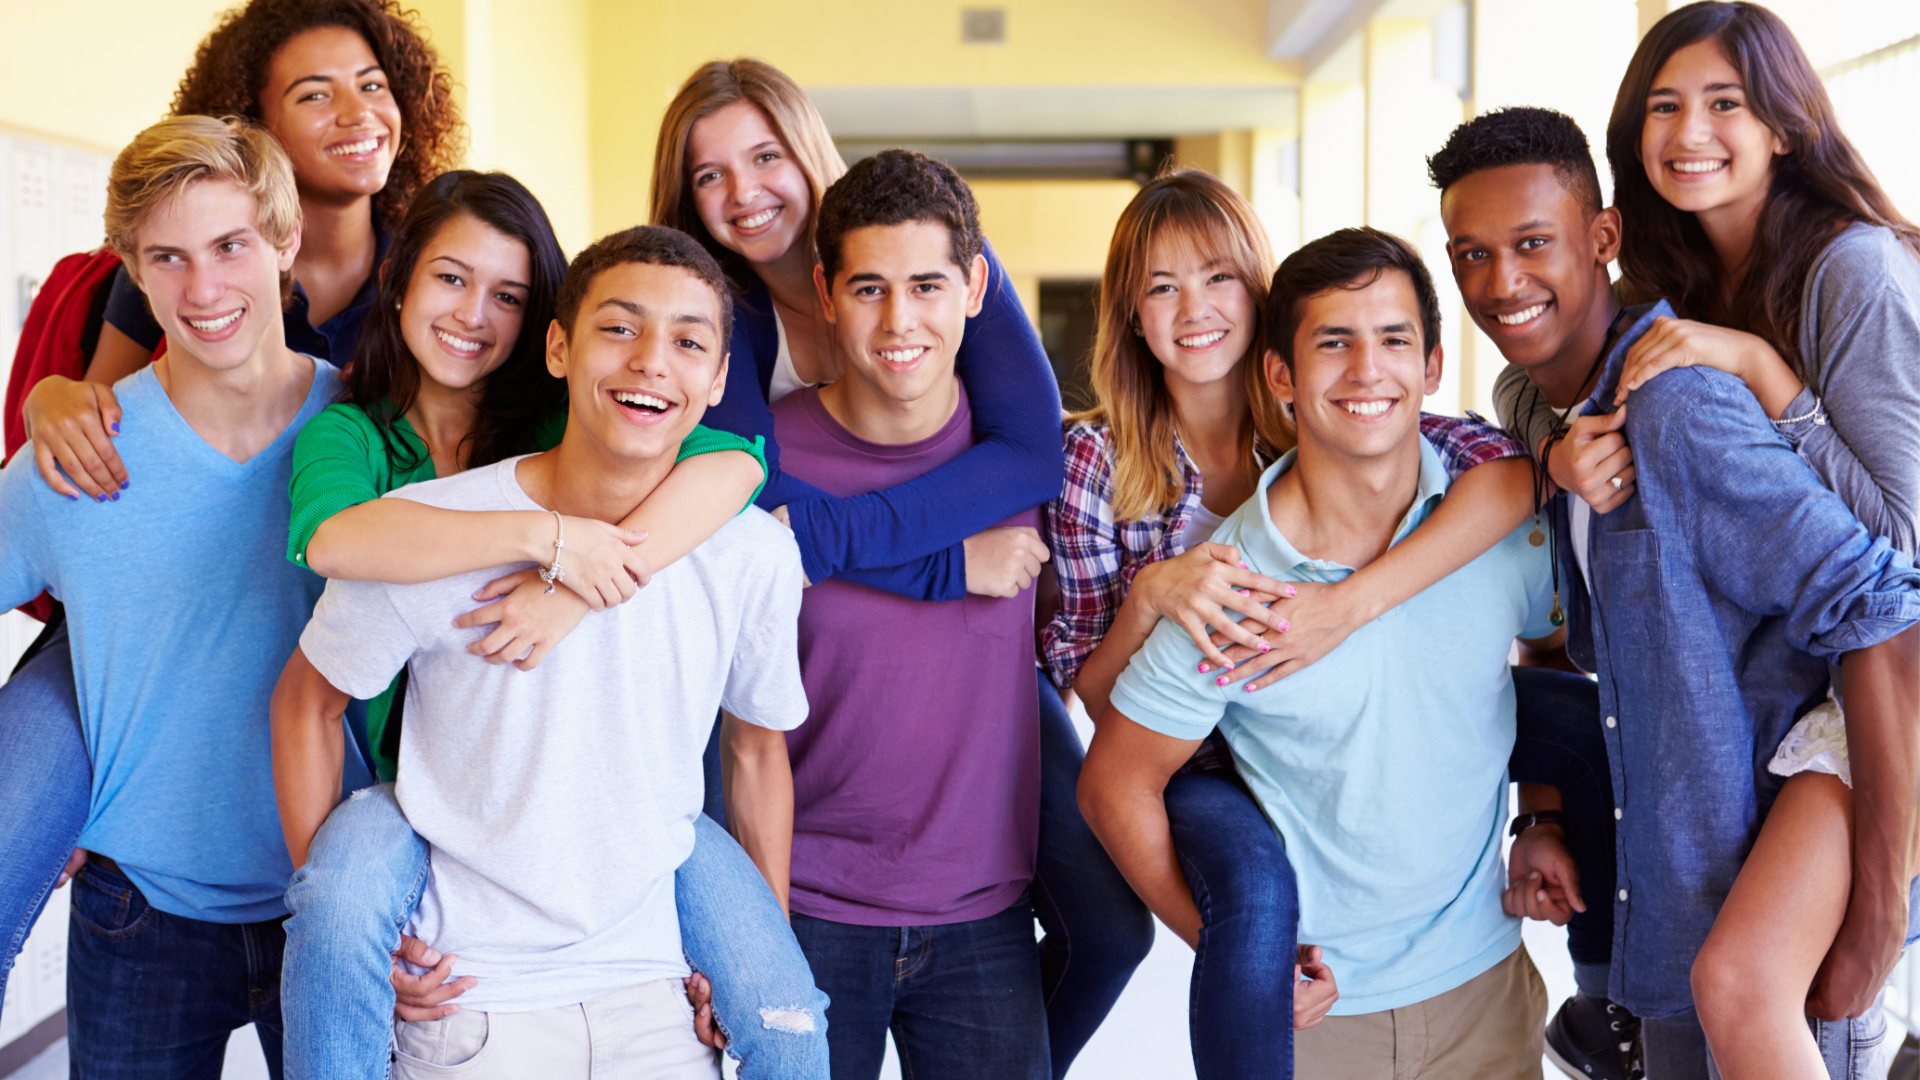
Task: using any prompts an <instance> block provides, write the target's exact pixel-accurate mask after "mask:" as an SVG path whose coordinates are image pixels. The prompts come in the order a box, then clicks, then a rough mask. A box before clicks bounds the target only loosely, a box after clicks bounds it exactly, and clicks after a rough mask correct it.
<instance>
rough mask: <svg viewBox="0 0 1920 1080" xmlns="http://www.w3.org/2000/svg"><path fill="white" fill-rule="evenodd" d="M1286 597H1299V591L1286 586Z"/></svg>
mask: <svg viewBox="0 0 1920 1080" xmlns="http://www.w3.org/2000/svg"><path fill="white" fill-rule="evenodd" d="M1287 595H1288V596H1299V595H1300V590H1299V589H1296V588H1294V587H1293V586H1291V585H1289V586H1287Z"/></svg>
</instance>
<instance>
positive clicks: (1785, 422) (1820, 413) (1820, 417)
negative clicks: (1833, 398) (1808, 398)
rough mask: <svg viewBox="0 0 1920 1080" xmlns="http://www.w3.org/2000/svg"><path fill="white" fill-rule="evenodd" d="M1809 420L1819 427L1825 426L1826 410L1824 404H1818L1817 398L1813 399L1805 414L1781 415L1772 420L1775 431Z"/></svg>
mask: <svg viewBox="0 0 1920 1080" xmlns="http://www.w3.org/2000/svg"><path fill="white" fill-rule="evenodd" d="M1809 420H1811V421H1813V423H1815V424H1816V425H1818V426H1821V427H1825V426H1826V423H1827V410H1826V406H1824V405H1822V404H1820V399H1819V398H1814V399H1813V408H1811V409H1808V410H1807V411H1806V413H1805V414H1803V415H1801V416H1785V417H1781V418H1780V419H1778V420H1775V421H1774V422H1773V426H1774V429H1775V430H1776V431H1778V430H1785V429H1786V428H1789V427H1792V426H1793V425H1795V424H1804V423H1806V422H1807V421H1809Z"/></svg>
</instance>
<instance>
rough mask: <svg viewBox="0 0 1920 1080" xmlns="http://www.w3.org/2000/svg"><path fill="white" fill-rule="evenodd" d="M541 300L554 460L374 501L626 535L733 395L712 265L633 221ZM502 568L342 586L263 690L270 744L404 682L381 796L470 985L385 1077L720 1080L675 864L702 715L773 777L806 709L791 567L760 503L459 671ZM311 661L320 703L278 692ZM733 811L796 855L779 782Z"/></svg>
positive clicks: (694, 793)
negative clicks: (608, 593)
mask: <svg viewBox="0 0 1920 1080" xmlns="http://www.w3.org/2000/svg"><path fill="white" fill-rule="evenodd" d="M556 307H557V310H556V321H555V323H554V325H553V327H552V328H551V329H550V331H549V333H548V346H547V351H548V367H549V368H550V369H551V370H552V371H553V373H554V374H555V375H556V376H564V377H566V378H567V380H568V392H569V415H568V419H567V429H566V435H565V436H564V438H563V439H562V440H561V443H560V445H559V446H558V447H556V448H555V449H553V450H551V451H548V452H546V453H543V454H535V455H531V456H528V457H523V458H514V459H510V460H507V461H503V462H500V463H499V464H497V465H493V466H488V467H484V468H478V469H473V470H470V471H468V472H465V473H462V474H459V475H457V476H452V477H448V478H446V479H442V480H435V481H430V482H427V483H422V484H416V485H413V486H411V487H407V488H404V489H402V490H400V491H397V492H394V493H393V495H392V496H389V497H399V498H409V499H417V500H419V501H421V502H425V503H428V504H430V505H434V506H441V507H446V508H450V509H460V510H551V511H555V512H556V527H557V525H558V515H559V514H561V513H564V514H570V515H576V516H580V517H592V518H598V519H601V520H604V521H618V520H620V519H621V518H622V517H624V516H625V515H626V514H627V513H628V512H629V511H631V510H632V509H633V507H634V506H635V505H637V504H638V503H639V502H640V501H641V500H643V499H645V498H646V496H647V494H648V493H649V492H651V491H652V490H653V488H654V487H655V486H656V485H657V484H658V483H659V482H660V481H661V480H662V479H663V478H664V477H665V476H666V475H667V472H668V471H669V470H670V469H671V468H672V467H673V463H674V459H675V456H676V452H677V451H678V449H679V446H680V443H681V441H682V440H683V439H684V438H685V437H686V435H687V434H688V433H689V432H690V431H692V430H693V427H694V425H695V424H696V423H698V422H699V420H700V416H701V414H702V413H703V412H704V411H705V410H706V408H707V406H709V405H711V404H713V403H714V402H716V401H718V400H719V397H720V393H721V390H722V388H723V387H724V386H725V383H726V351H727V342H728V339H729V329H730V327H729V324H730V322H731V314H732V313H731V301H730V297H729V294H728V292H727V288H726V283H725V279H724V278H723V277H722V275H721V272H720V268H719V266H718V265H717V264H716V263H715V262H714V261H713V259H712V257H711V256H710V255H708V254H707V253H706V252H705V251H704V250H702V249H701V248H700V246H699V245H698V244H696V243H695V242H694V241H693V240H692V239H690V238H689V237H687V236H686V235H684V234H682V233H679V232H675V231H673V230H671V229H665V228H659V227H652V226H643V227H638V228H633V229H628V230H626V231H624V232H621V233H616V234H614V235H612V236H609V237H606V238H604V239H602V240H600V241H599V242H598V243H596V244H594V245H593V246H592V247H590V248H588V249H587V250H586V251H584V252H582V253H581V254H580V255H579V256H578V257H577V258H576V259H575V260H574V263H573V266H572V267H571V268H570V270H569V273H568V276H567V281H566V284H565V286H564V287H563V288H562V290H561V293H560V297H559V300H558V303H557V305H556ZM557 539H558V538H557ZM513 569H516V568H512V567H508V568H498V567H496V568H491V569H487V570H482V571H478V572H476V573H471V574H464V575H460V576H457V577H452V578H446V579H443V580H441V581H436V582H428V583H425V584H419V585H385V584H378V583H371V582H350V581H338V580H336V581H333V582H330V583H329V584H328V587H327V591H326V593H325V594H324V595H323V596H322V598H321V600H320V603H319V605H318V606H317V607H316V608H315V611H314V617H313V621H312V622H311V623H310V624H309V625H308V627H307V630H306V633H305V634H304V635H303V636H302V637H301V642H300V652H298V653H296V654H295V656H294V659H293V661H292V662H291V663H290V664H289V668H288V675H287V677H286V678H283V680H282V691H283V693H282V694H281V695H278V696H277V697H276V709H275V725H276V728H284V727H286V726H289V725H294V724H302V723H311V724H318V723H319V720H318V719H317V717H318V716H319V715H320V714H324V713H325V712H327V710H328V709H329V708H330V707H331V706H332V705H334V704H336V703H338V702H339V701H344V698H345V696H346V695H348V694H351V695H354V696H358V697H367V696H371V695H372V694H374V693H377V692H378V689H379V688H380V687H384V686H386V685H387V684H388V683H389V682H390V681H391V680H392V678H393V677H394V675H395V674H397V673H398V672H399V670H400V669H401V667H403V666H406V667H408V668H410V670H411V672H412V679H411V684H410V687H409V694H408V698H409V700H408V703H407V731H406V734H405V736H404V738H403V740H402V742H401V746H400V755H399V762H400V768H399V775H400V777H401V779H400V781H399V784H398V785H397V787H396V789H395V797H396V799H397V801H398V802H399V804H400V807H401V809H402V811H404V812H405V814H406V816H407V819H408V821H409V822H410V823H411V824H412V826H413V828H414V830H415V831H416V832H418V833H419V834H420V836H421V837H422V838H424V839H425V840H426V841H427V843H428V844H429V846H430V850H431V866H432V870H431V873H430V875H429V878H428V881H427V884H426V887H425V889H424V892H423V894H422V896H421V898H420V903H419V906H418V908H417V910H416V912H415V914H414V917H413V920H412V922H411V923H410V925H409V928H408V930H407V933H408V934H409V935H411V936H414V937H417V938H420V939H421V940H423V941H428V942H432V943H433V944H434V945H435V946H436V947H437V948H438V949H440V950H441V951H442V952H444V953H447V954H457V955H458V958H459V959H458V963H457V965H456V966H455V968H454V976H455V977H459V976H465V975H472V976H475V977H476V979H477V984H476V985H475V986H474V987H473V988H472V989H470V990H468V991H467V992H466V993H465V994H464V995H463V996H462V997H461V998H460V1004H461V1005H462V1006H463V1008H462V1009H461V1010H460V1011H459V1012H456V1013H454V1014H453V1015H450V1016H447V1017H445V1018H443V1019H439V1020H431V1021H417V1022H405V1021H401V1022H397V1023H396V1025H395V1047H396V1050H397V1051H398V1053H397V1054H396V1057H395V1071H396V1075H398V1076H409V1075H415V1074H418V1073H424V1072H427V1071H429V1070H436V1069H437V1068H438V1067H446V1066H455V1065H457V1066H460V1067H461V1070H462V1072H463V1074H464V1075H467V1076H469V1077H471V1078H483V1077H496V1076H498V1077H509V1076H525V1075H535V1074H538V1075H542V1076H556V1077H557V1076H569V1077H570V1076H576V1075H577V1076H579V1077H581V1078H585V1077H586V1076H587V1075H589V1073H590V1072H591V1073H592V1074H593V1075H599V1074H600V1072H601V1070H602V1068H603V1067H604V1066H605V1065H607V1064H609V1063H613V1062H617V1063H618V1064H619V1065H620V1067H621V1068H622V1070H623V1071H624V1070H635V1069H637V1070H638V1071H637V1072H636V1073H635V1075H646V1076H649V1077H670V1078H678V1077H717V1076H719V1068H718V1064H717V1062H716V1058H715V1054H714V1052H713V1051H712V1050H710V1049H708V1048H707V1047H706V1046H704V1045H702V1044H701V1043H700V1041H699V1040H698V1039H697V1037H696V1036H695V1033H694V1025H693V1017H692V1012H691V1009H690V1007H689V1005H688V1003H687V1000H686V997H685V996H684V993H683V991H682V989H681V979H682V978H683V977H685V976H686V975H687V974H688V970H687V967H686V963H685V961H684V958H683V955H682V953H681V949H680V928H679V921H678V917H677V913H676V910H675V906H674V897H673V873H674V870H675V869H676V868H677V867H678V866H679V865H680V863H681V862H682V861H684V860H685V858H686V857H687V855H688V853H689V852H690V851H691V850H692V848H693V836H694V833H693V822H694V819H695V817H697V816H698V815H699V813H700V808H701V798H702V791H703V781H702V773H701V767H700V756H701V752H702V750H703V749H704V747H705V745H706V742H707V737H708V734H709V733H710V732H711V731H712V727H713V715H714V712H715V710H716V709H720V708H722V707H724V708H725V709H726V710H727V711H728V712H729V713H731V714H733V716H735V717H738V718H739V719H740V720H743V721H745V723H744V724H740V723H731V722H730V724H729V728H730V733H731V737H733V738H734V739H735V740H736V742H735V743H734V744H733V745H734V746H735V748H736V749H738V748H739V747H740V746H742V745H743V742H744V744H757V743H759V742H761V741H765V742H766V743H767V744H768V746H769V748H772V749H775V750H777V752H778V753H779V754H780V756H781V757H782V759H784V750H785V743H784V737H783V735H782V732H783V731H784V730H787V729H790V728H793V727H796V726H798V725H799V724H800V722H801V721H802V720H804V719H805V718H806V714H807V704H806V695H805V691H804V690H803V689H802V687H801V683H800V671H799V661H798V648H797V645H796V642H795V626H796V620H797V617H798V613H799V607H800V591H801V587H802V583H803V580H804V578H803V575H802V571H801V566H800V556H799V550H798V548H797V547H796V546H795V544H794V542H793V539H792V536H791V534H789V533H788V532H787V530H786V529H785V528H783V527H782V526H781V525H780V524H779V523H778V522H776V521H775V520H774V519H773V518H772V517H770V516H768V515H767V514H766V513H764V512H762V511H760V510H756V509H749V510H747V511H746V512H745V513H744V514H742V515H740V516H739V517H737V518H735V519H734V520H733V521H732V522H730V523H729V524H728V525H727V526H726V527H724V528H722V529H721V530H720V531H719V532H718V533H716V534H715V535H714V536H713V537H712V538H711V539H710V540H708V541H707V542H706V543H705V544H703V545H701V546H700V547H699V548H698V549H696V550H695V551H693V552H692V553H691V554H690V555H688V556H687V557H686V558H684V559H682V560H681V561H680V562H678V563H676V564H674V565H673V566H671V567H668V568H667V569H665V570H663V571H661V572H660V573H658V574H656V575H654V578H653V581H652V583H651V584H650V585H649V586H648V587H647V588H646V589H644V590H642V591H641V592H640V593H639V595H637V596H636V597H635V598H634V599H633V600H631V601H628V602H627V603H625V604H622V605H620V606H618V607H616V608H611V609H608V610H607V611H604V612H601V613H599V614H598V615H596V616H594V617H592V618H590V619H588V620H587V621H586V622H583V623H582V624H581V625H580V627H579V628H578V629H577V630H575V631H574V633H573V635H572V636H571V637H569V638H568V639H567V645H566V648H565V649H562V650H559V651H556V652H555V653H554V654H553V655H552V656H551V657H549V658H548V659H547V661H546V662H545V663H544V664H542V665H541V666H540V668H539V669H537V670H535V671H532V672H523V671H519V670H518V669H516V668H513V667H505V666H501V667H495V666H491V665H488V666H484V667H483V666H481V665H475V664H473V663H472V657H471V656H470V655H469V654H468V653H467V651H466V650H467V645H468V644H469V643H471V642H472V641H473V640H474V639H475V638H476V637H478V636H480V635H481V634H482V633H484V630H481V629H468V630H461V629H456V628H455V627H454V624H453V620H454V618H455V616H456V615H457V614H459V613H460V612H462V611H464V610H466V609H467V608H470V607H471V606H472V600H471V597H472V594H473V593H474V591H475V590H476V589H478V588H480V587H481V586H482V585H484V584H485V583H486V582H487V581H490V580H492V579H494V578H496V577H499V576H500V575H501V574H503V573H508V572H512V570H513ZM302 664H310V665H311V668H312V669H313V671H314V672H315V673H317V675H318V676H319V677H322V678H324V680H325V683H327V684H329V686H330V688H331V689H332V690H333V693H332V694H325V693H319V694H315V693H311V692H309V693H305V694H296V693H289V692H286V691H287V688H288V682H287V679H288V678H296V677H297V675H298V670H297V669H298V668H299V667H300V666H301V665H302ZM314 681H315V680H314V679H312V678H308V679H307V680H306V682H307V683H308V684H309V685H310V684H311V683H313V682H314ZM308 699H313V700H314V701H315V704H313V705H308V704H305V702H306V701H307V700H308ZM318 699H328V700H318ZM308 713H311V714H313V715H311V716H310V715H306V714H308ZM774 744H778V746H777V747H774ZM283 764H284V762H283ZM769 779H770V780H771V781H772V783H770V784H769V785H768V786H778V784H779V782H780V781H781V780H784V779H785V777H784V775H778V776H775V777H770V778H769ZM277 780H278V781H279V783H280V785H281V787H282V797H281V804H282V808H283V813H282V818H283V824H284V826H285V828H286V830H287V838H288V846H289V847H290V849H292V850H293V851H294V853H295V855H296V858H298V857H299V856H300V855H302V854H303V853H304V852H305V849H306V847H307V844H308V843H309V842H310V841H311V839H312V835H313V832H314V830H315V829H316V828H317V827H318V825H319V824H320V821H321V819H323V818H324V816H325V809H320V812H319V813H318V815H317V816H312V815H302V814H299V813H297V812H296V813H288V812H286V808H287V807H288V806H289V792H288V791H287V789H288V788H289V786H298V785H299V778H297V777H290V776H287V775H285V770H282V774H281V775H279V776H277ZM788 783H789V785H790V781H788ZM314 787H315V789H316V791H319V790H321V789H323V788H324V784H323V783H318V782H316V783H315V784H314ZM734 794H735V798H734V799H732V800H730V805H731V808H732V809H733V812H734V815H735V816H736V817H741V816H744V817H745V818H746V819H747V820H744V821H736V823H735V824H736V828H737V829H738V830H739V832H740V835H743V836H750V837H752V838H754V841H755V843H756V845H763V844H769V843H771V844H773V845H774V846H775V847H778V848H779V849H780V850H781V851H782V852H784V851H785V849H786V846H787V844H788V843H789V842H790V837H791V828H792V818H791V807H792V794H791V787H790V786H788V787H787V789H786V791H785V792H778V791H768V792H766V793H765V796H766V797H743V796H742V795H741V794H740V793H734ZM295 801H297V799H296V800H295ZM783 807H784V809H783ZM329 808H330V807H329ZM309 817H311V820H308V818H309ZM782 861H784V860H782ZM784 885H785V882H784V881H782V882H778V883H776V890H777V891H784V888H783V887H784Z"/></svg>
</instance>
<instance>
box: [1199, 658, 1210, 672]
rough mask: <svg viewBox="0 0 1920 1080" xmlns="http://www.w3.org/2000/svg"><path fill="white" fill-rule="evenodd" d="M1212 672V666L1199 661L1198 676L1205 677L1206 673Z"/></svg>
mask: <svg viewBox="0 0 1920 1080" xmlns="http://www.w3.org/2000/svg"><path fill="white" fill-rule="evenodd" d="M1212 670H1213V665H1212V664H1209V663H1207V662H1206V661H1205V660H1202V661H1200V674H1202V675H1205V674H1206V673H1207V672H1209V671H1212Z"/></svg>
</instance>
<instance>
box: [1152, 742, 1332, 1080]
mask: <svg viewBox="0 0 1920 1080" xmlns="http://www.w3.org/2000/svg"><path fill="white" fill-rule="evenodd" d="M1165 798H1166V805H1167V822H1168V824H1169V825H1171V826H1172V829H1173V846H1174V850H1175V851H1176V852H1177V853H1178V854H1179V856H1180V868H1181V870H1183V871H1184V872H1185V873H1186V878H1187V885H1188V887H1189V888H1191V889H1192V890H1193V902H1194V904H1195V905H1196V906H1198V907H1199V909H1200V920H1201V929H1200V945H1199V948H1198V949H1197V950H1196V951H1195V953H1194V957H1193V979H1192V982H1191V984H1190V988H1189V992H1188V998H1187V1031H1188V1035H1189V1037H1190V1039H1191V1041H1192V1044H1193V1068H1194V1073H1195V1075H1196V1076H1198V1077H1199V1080H1229V1078H1242V1077H1245V1078H1256V1077H1257V1078H1260V1080H1289V1078H1291V1077H1292V1076H1293V982H1294V980H1293V965H1294V961H1295V959H1296V955H1297V952H1298V950H1297V949H1296V947H1295V943H1296V941H1297V934H1298V931H1299V926H1300V893H1299V890H1298V889H1297V888H1296V886H1295V883H1294V877H1293V864H1292V863H1291V862H1290V861H1288V859H1287V850H1286V846H1285V845H1284V844H1282V843H1281V842H1280V836H1279V834H1278V833H1276V832H1274V831H1273V825H1272V824H1271V823H1270V822H1268V821H1267V816H1266V815H1265V814H1264V813H1262V812H1261V810H1260V806H1259V804H1258V803H1257V802H1255V801H1254V798H1253V796H1252V795H1251V794H1249V793H1248V792H1247V790H1246V788H1245V787H1244V786H1242V784H1241V782H1240V778H1239V777H1238V776H1236V775H1235V774H1234V773H1233V772H1232V771H1231V769H1218V770H1209V771H1205V772H1191V773H1181V774H1179V775H1177V776H1175V777H1174V778H1173V779H1172V780H1169V781H1168V782H1167V787H1166V794H1165Z"/></svg>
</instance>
